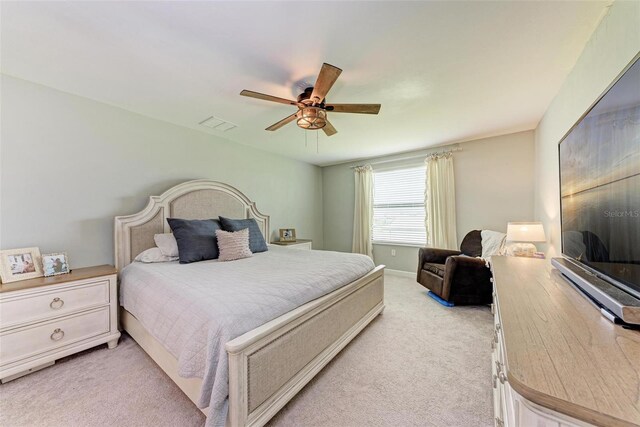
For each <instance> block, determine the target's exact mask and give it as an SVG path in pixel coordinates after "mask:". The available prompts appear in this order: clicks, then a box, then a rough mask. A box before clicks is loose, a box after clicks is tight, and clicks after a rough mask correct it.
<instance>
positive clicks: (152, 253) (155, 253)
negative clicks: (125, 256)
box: [134, 248, 178, 263]
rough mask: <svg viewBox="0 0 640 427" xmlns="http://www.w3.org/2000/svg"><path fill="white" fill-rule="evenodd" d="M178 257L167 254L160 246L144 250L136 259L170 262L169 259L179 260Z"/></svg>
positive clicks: (140, 260)
mask: <svg viewBox="0 0 640 427" xmlns="http://www.w3.org/2000/svg"><path fill="white" fill-rule="evenodd" d="M177 260H178V257H177V256H166V255H164V254H163V253H162V251H161V250H160V248H151V249H147V250H146V251H142V252H141V253H140V254H139V255H138V256H137V257H136V258H135V259H134V261H139V262H146V263H151V262H169V261H177Z"/></svg>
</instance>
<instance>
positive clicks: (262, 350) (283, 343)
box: [115, 180, 384, 426]
mask: <svg viewBox="0 0 640 427" xmlns="http://www.w3.org/2000/svg"><path fill="white" fill-rule="evenodd" d="M218 216H226V217H231V218H255V220H256V221H257V222H258V225H259V226H260V230H261V231H262V233H263V234H264V237H265V240H266V241H267V242H268V241H269V237H270V229H269V217H268V216H266V215H263V214H262V213H260V212H259V211H258V210H257V209H256V206H255V203H253V202H251V201H250V200H249V199H248V198H247V197H246V196H245V195H244V194H242V193H241V192H240V191H238V190H236V189H235V188H233V187H231V186H229V185H227V184H223V183H220V182H215V181H209V180H195V181H189V182H185V183H183V184H180V185H177V186H175V187H173V188H171V189H169V190H167V191H166V192H165V193H164V194H162V195H161V196H157V197H151V199H150V201H149V204H148V205H147V207H146V208H144V209H143V210H142V211H141V212H139V213H136V214H133V215H127V216H119V217H116V218H115V258H116V267H117V269H118V271H121V270H122V268H124V267H126V266H127V265H128V264H129V263H131V262H132V260H133V258H135V257H136V255H138V254H139V253H140V252H142V251H143V250H145V249H148V248H150V247H153V246H155V243H154V241H153V235H154V234H156V233H165V232H170V229H169V226H168V224H167V221H166V219H167V218H171V217H177V218H186V219H206V218H217V217H218ZM383 310H384V266H379V267H376V268H375V269H374V270H372V271H371V272H369V273H368V274H367V275H365V276H363V277H361V278H360V279H358V280H355V281H353V282H351V283H349V284H348V285H346V286H344V287H342V288H340V289H337V290H336V291H334V292H332V293H330V294H327V295H325V296H323V297H321V298H318V299H316V300H314V301H311V302H309V303H307V304H305V305H303V306H301V307H298V308H297V309H295V310H293V311H291V312H288V313H286V314H284V315H282V316H280V317H278V318H276V319H274V320H272V321H270V322H268V323H266V324H264V325H262V326H260V327H258V328H256V329H254V330H252V331H249V332H247V333H246V334H244V335H242V336H240V337H238V338H236V339H234V340H232V341H230V342H228V343H227V344H226V346H225V348H226V350H227V353H228V355H229V413H228V416H227V425H228V426H262V425H264V424H265V423H266V422H267V421H269V419H270V418H271V417H273V416H274V415H275V414H276V413H277V412H278V411H279V410H280V409H281V408H282V407H283V406H284V405H285V404H286V403H287V402H288V401H289V400H290V399H291V398H292V397H293V396H295V395H296V393H298V391H300V390H301V389H302V388H303V387H304V386H305V385H306V384H307V383H308V382H309V381H310V380H311V379H312V378H313V377H314V376H315V375H316V374H317V373H318V372H319V371H320V370H321V369H322V368H323V367H324V366H325V365H326V364H327V363H329V361H330V360H331V359H332V358H333V357H334V356H335V355H336V354H338V353H339V352H340V350H342V348H344V347H345V346H346V345H347V344H348V343H349V342H350V341H351V340H352V339H353V338H354V337H355V336H356V335H358V333H359V332H360V331H361V330H362V329H364V327H365V326H367V325H368V324H369V323H370V322H371V321H372V320H373V319H374V318H375V317H376V316H377V315H378V314H380V313H381V312H382V311H383ZM120 322H121V325H122V327H123V328H124V330H125V331H127V333H129V335H131V337H133V339H134V340H136V342H137V343H138V344H139V345H140V346H141V347H142V348H143V349H144V350H145V351H146V352H147V353H148V354H149V356H150V357H151V358H152V359H153V360H154V361H155V362H156V363H157V364H158V365H159V366H160V368H162V370H163V371H164V372H166V373H167V375H168V376H169V377H170V378H171V379H172V380H173V381H174V382H175V383H176V384H177V385H178V387H180V389H181V390H182V391H183V392H184V393H185V394H186V395H187V396H188V397H189V399H191V401H193V402H194V403H196V404H197V402H198V400H199V397H200V389H201V387H202V380H201V379H198V378H190V379H186V378H182V377H180V376H179V375H178V362H177V360H176V358H175V357H174V356H173V355H172V354H170V353H169V352H168V351H167V350H166V349H165V348H164V347H163V346H162V344H160V342H159V341H158V340H156V339H155V338H154V337H153V336H151V334H150V333H149V332H148V331H147V330H146V329H145V328H144V327H143V326H142V325H141V324H140V322H139V321H138V320H137V319H136V318H135V316H133V315H132V314H131V313H129V312H128V311H126V310H125V309H124V308H122V307H121V310H120ZM207 409H208V408H206V409H202V411H203V412H204V413H205V414H208V411H207Z"/></svg>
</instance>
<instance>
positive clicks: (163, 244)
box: [153, 233, 178, 257]
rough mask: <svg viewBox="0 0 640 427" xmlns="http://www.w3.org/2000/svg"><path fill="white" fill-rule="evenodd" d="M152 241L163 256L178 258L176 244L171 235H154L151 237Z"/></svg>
mask: <svg viewBox="0 0 640 427" xmlns="http://www.w3.org/2000/svg"><path fill="white" fill-rule="evenodd" d="M153 241H154V242H156V246H157V247H159V248H160V250H161V251H162V254H163V255H165V256H170V257H176V256H178V242H176V238H175V236H174V235H173V233H163V234H156V235H155V236H153Z"/></svg>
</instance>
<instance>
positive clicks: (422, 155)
mask: <svg viewBox="0 0 640 427" xmlns="http://www.w3.org/2000/svg"><path fill="white" fill-rule="evenodd" d="M454 151H462V148H461V147H455V148H451V149H449V150H441V151H434V152H431V153H424V154H416V155H413V156H408V157H400V158H398V159H389V160H379V161H377V162H366V163H365V164H366V165H381V164H383V163H391V162H401V161H403V160H412V159H420V158H426V157H428V156H432V155H434V154H445V153H453V152H454ZM362 166H364V165H356V166H349V169H355V168H359V167H362Z"/></svg>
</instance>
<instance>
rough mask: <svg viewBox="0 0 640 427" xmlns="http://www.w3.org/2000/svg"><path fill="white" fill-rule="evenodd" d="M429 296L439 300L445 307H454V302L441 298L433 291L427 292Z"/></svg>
mask: <svg viewBox="0 0 640 427" xmlns="http://www.w3.org/2000/svg"><path fill="white" fill-rule="evenodd" d="M427 296H430V297H431V298H433V299H434V300H436V301H438V302H439V303H440V304H442V305H444V306H445V307H453V305H454V304H453V303H452V302H449V301H447V300H444V299H442V298H440V297H439V296H438V295H436V294H434V293H433V292H431V291H429V292H427Z"/></svg>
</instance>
